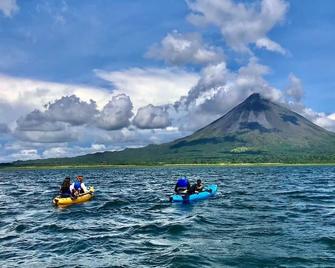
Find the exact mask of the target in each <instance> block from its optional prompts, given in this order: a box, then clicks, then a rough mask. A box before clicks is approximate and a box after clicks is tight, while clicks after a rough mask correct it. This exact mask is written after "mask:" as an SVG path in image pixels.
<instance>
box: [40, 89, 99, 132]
mask: <svg viewBox="0 0 335 268" xmlns="http://www.w3.org/2000/svg"><path fill="white" fill-rule="evenodd" d="M45 113H46V116H47V117H48V118H50V119H51V120H53V121H60V122H66V123H69V124H71V125H74V126H76V125H83V124H85V123H88V122H89V121H90V120H92V118H93V117H94V116H95V115H96V114H97V113H98V110H97V105H96V103H95V101H93V100H90V101H89V103H88V102H85V101H81V100H80V99H79V98H78V97H77V96H75V95H71V96H65V97H62V98H61V99H59V100H56V101H55V102H54V103H50V104H49V105H48V109H47V111H46V112H45Z"/></svg>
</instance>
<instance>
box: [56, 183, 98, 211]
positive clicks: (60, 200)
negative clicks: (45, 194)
mask: <svg viewBox="0 0 335 268" xmlns="http://www.w3.org/2000/svg"><path fill="white" fill-rule="evenodd" d="M93 193H94V187H93V186H90V188H89V189H88V192H87V193H83V194H80V195H79V196H78V197H77V198H75V199H74V198H71V197H60V196H57V197H55V198H54V199H53V200H52V203H53V204H54V205H56V206H69V205H73V204H80V203H84V202H87V201H89V200H91V199H92V197H93Z"/></svg>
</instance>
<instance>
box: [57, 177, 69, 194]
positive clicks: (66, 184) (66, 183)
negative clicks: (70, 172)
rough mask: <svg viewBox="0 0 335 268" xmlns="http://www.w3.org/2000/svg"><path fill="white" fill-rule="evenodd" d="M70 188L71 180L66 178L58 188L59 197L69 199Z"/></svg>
mask: <svg viewBox="0 0 335 268" xmlns="http://www.w3.org/2000/svg"><path fill="white" fill-rule="evenodd" d="M70 186H71V179H70V177H66V178H65V179H64V181H63V183H62V185H61V187H60V191H59V192H60V196H61V197H71V196H72V193H71V190H70Z"/></svg>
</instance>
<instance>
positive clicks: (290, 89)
mask: <svg viewBox="0 0 335 268" xmlns="http://www.w3.org/2000/svg"><path fill="white" fill-rule="evenodd" d="M288 79H289V84H288V86H287V87H286V89H285V93H286V95H287V96H288V97H290V98H292V99H293V101H294V102H300V101H301V99H302V97H303V96H304V88H303V86H302V82H301V80H300V79H299V78H298V77H296V76H295V75H294V74H292V73H291V74H290V75H289V78H288Z"/></svg>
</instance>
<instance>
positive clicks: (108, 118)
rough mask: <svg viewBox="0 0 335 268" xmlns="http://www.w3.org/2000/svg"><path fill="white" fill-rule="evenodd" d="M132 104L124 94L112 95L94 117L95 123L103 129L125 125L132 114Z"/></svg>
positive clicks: (113, 128) (112, 128) (128, 122)
mask: <svg viewBox="0 0 335 268" xmlns="http://www.w3.org/2000/svg"><path fill="white" fill-rule="evenodd" d="M132 109H133V104H132V102H131V100H130V98H129V97H128V96H127V95H125V94H120V95H117V96H114V97H113V98H112V100H111V101H110V102H108V103H107V104H106V105H105V107H104V108H103V109H102V111H101V112H100V114H99V116H98V117H97V118H96V122H95V125H96V126H97V127H99V128H102V129H105V130H117V129H121V128H123V127H127V126H129V124H130V121H129V119H130V118H131V117H132V116H133V113H132Z"/></svg>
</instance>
